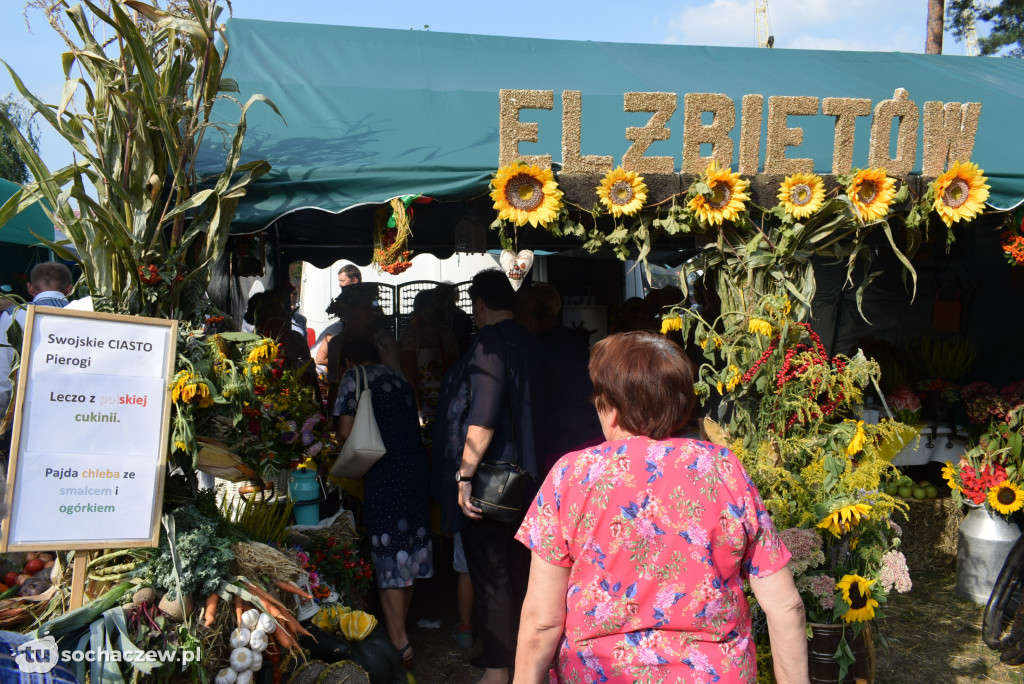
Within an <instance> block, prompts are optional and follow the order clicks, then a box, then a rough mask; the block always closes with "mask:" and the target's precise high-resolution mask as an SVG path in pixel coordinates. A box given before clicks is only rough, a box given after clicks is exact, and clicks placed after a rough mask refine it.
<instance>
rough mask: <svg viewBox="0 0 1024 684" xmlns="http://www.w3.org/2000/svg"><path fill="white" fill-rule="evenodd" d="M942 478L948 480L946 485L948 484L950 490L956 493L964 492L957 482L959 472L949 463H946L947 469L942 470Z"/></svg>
mask: <svg viewBox="0 0 1024 684" xmlns="http://www.w3.org/2000/svg"><path fill="white" fill-rule="evenodd" d="M942 477H944V478H945V479H946V484H948V485H949V488H950V489H952V490H953V491H954V492H959V491H963V490H962V489H961V488H960V483H959V482H958V481H957V470H956V468H954V467H953V464H952V463H950V462H949V461H946V467H944V468H943V469H942Z"/></svg>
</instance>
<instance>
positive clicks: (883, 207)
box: [846, 169, 896, 223]
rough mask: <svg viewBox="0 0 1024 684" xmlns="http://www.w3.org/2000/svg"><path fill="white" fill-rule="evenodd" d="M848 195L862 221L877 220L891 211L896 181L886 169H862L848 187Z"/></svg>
mask: <svg viewBox="0 0 1024 684" xmlns="http://www.w3.org/2000/svg"><path fill="white" fill-rule="evenodd" d="M846 195H847V196H848V197H849V198H850V202H851V203H852V204H853V208H854V211H856V213H857V216H858V217H859V218H860V220H861V221H863V222H865V223H867V222H868V221H877V220H878V219H880V218H883V217H884V216H885V215H886V214H888V213H889V205H890V204H892V198H893V197H894V196H895V195H896V181H895V179H892V178H889V177H888V176H887V175H885V169H862V170H860V171H858V172H857V175H856V176H854V177H853V182H852V183H850V186H849V187H848V188H846Z"/></svg>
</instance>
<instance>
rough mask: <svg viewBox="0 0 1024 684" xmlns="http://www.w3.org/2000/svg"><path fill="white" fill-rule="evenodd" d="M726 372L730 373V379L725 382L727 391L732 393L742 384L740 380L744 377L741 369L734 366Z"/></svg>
mask: <svg viewBox="0 0 1024 684" xmlns="http://www.w3.org/2000/svg"><path fill="white" fill-rule="evenodd" d="M726 371H727V372H728V373H729V378H728V380H726V382H725V391H726V392H732V391H733V388H735V387H736V385H738V384H740V378H742V377H743V375H742V374H741V373H740V369H739V368H738V367H737V366H733V365H730V366H729V368H727V369H726Z"/></svg>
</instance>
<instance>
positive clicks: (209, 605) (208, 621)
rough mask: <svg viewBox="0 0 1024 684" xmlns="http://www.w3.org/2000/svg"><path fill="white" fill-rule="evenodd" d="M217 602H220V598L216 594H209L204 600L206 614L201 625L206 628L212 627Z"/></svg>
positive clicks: (215, 615)
mask: <svg viewBox="0 0 1024 684" xmlns="http://www.w3.org/2000/svg"><path fill="white" fill-rule="evenodd" d="M218 601H220V597H219V596H217V594H210V595H209V596H208V597H207V598H206V613H205V614H204V615H203V624H204V625H206V626H207V627H213V621H214V619H215V618H216V617H217V602H218Z"/></svg>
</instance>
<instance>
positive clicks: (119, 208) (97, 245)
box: [0, 0, 280, 320]
mask: <svg viewBox="0 0 1024 684" xmlns="http://www.w3.org/2000/svg"><path fill="white" fill-rule="evenodd" d="M34 4H35V3H30V5H34ZM36 6H38V5H36ZM46 7H48V8H50V9H49V12H48V19H49V20H50V23H51V25H52V26H53V27H54V29H55V30H57V32H58V33H59V34H60V35H61V36H62V37H63V38H64V40H65V41H66V43H67V46H68V51H67V52H65V53H64V54H63V58H62V66H63V70H64V76H65V79H66V81H65V84H64V89H63V93H62V96H61V101H60V102H59V103H58V104H45V103H43V102H42V101H40V100H39V99H38V98H37V97H36V96H35V95H33V94H32V93H31V92H29V91H28V90H27V89H26V87H25V85H24V84H23V83H22V81H21V79H20V78H18V76H17V74H16V73H14V71H13V70H12V69H11V68H10V67H9V66H7V65H6V63H5V64H4V66H6V67H7V69H8V71H9V72H10V74H11V77H12V79H13V81H14V83H15V85H16V87H17V88H18V91H19V92H20V93H21V95H22V97H24V98H25V100H26V101H27V102H28V103H29V104H30V105H31V106H32V107H33V108H34V109H35V111H36V112H37V114H38V116H39V117H40V118H41V119H43V120H44V121H46V122H47V123H48V124H49V125H50V126H52V127H53V128H54V129H55V130H56V131H57V132H58V133H59V134H60V135H61V136H62V137H63V138H64V140H65V141H66V142H67V143H68V144H69V145H70V146H71V147H72V148H73V150H74V154H75V161H74V162H73V163H71V164H69V165H68V166H66V167H64V168H61V169H58V170H56V171H50V170H49V169H48V168H47V167H46V165H45V164H44V163H43V161H42V159H41V158H40V157H39V155H38V154H36V152H35V151H34V150H33V149H32V147H31V145H30V144H29V141H28V140H27V139H25V138H24V137H23V136H22V134H21V132H20V131H19V130H18V129H17V128H16V127H15V126H14V124H13V122H11V121H10V120H9V119H8V118H7V117H5V116H4V115H3V114H2V113H0V127H2V128H3V130H4V131H5V132H6V133H7V134H8V136H10V138H11V139H12V141H13V142H14V144H15V146H16V147H17V150H18V153H19V154H20V155H21V156H22V158H23V159H24V160H25V162H26V164H27V165H28V167H29V169H30V170H31V172H32V176H33V178H35V179H36V180H35V181H34V182H33V183H30V184H28V185H26V186H25V188H24V189H23V190H22V191H20V192H18V193H16V194H15V195H14V196H13V197H11V198H10V200H8V201H7V202H6V203H5V204H4V205H3V206H0V224H3V223H4V222H5V221H6V220H7V219H8V218H9V217H10V216H12V215H14V214H15V213H17V212H18V211H20V210H22V209H24V208H25V207H27V206H29V205H31V204H32V203H34V202H36V201H37V200H43V202H42V205H43V208H44V210H45V211H46V212H47V214H48V215H49V216H50V218H51V219H52V220H53V222H54V225H55V226H56V227H57V228H59V229H60V230H61V231H63V232H64V234H65V235H67V236H68V238H69V240H68V241H61V242H55V241H53V240H49V239H47V238H46V237H45V236H38V237H40V242H41V243H43V244H45V245H47V246H49V247H50V248H51V249H53V250H54V251H55V252H56V253H57V254H58V255H59V256H60V257H61V258H64V259H70V260H73V261H76V262H78V264H79V265H80V266H81V268H82V272H83V276H84V279H85V285H86V286H87V287H88V288H89V293H90V294H91V295H92V297H93V304H94V307H95V308H96V310H98V311H109V312H116V313H127V314H135V315H146V316H155V317H161V318H178V319H183V320H197V319H198V317H199V315H200V314H201V311H202V302H203V297H204V293H205V290H206V287H207V285H208V284H209V279H210V266H211V264H212V263H213V262H214V261H216V260H217V259H218V258H219V257H220V256H221V255H222V253H223V251H224V247H225V244H226V242H227V238H228V231H229V228H230V225H231V219H232V217H233V215H234V212H235V209H236V208H237V206H238V202H239V200H240V199H241V197H242V196H244V195H245V192H246V188H247V187H248V186H249V185H250V184H251V183H252V182H253V181H255V180H256V179H257V178H259V177H260V176H262V175H263V174H265V173H266V172H267V171H269V170H270V165H269V164H268V163H267V162H266V161H262V160H261V161H252V162H247V163H244V164H243V163H241V151H242V142H243V140H244V137H245V130H246V115H247V113H248V110H249V108H250V107H251V106H252V105H254V104H255V103H256V102H264V103H266V104H267V105H269V106H270V107H271V108H272V109H273V110H274V111H275V112H277V108H276V106H275V105H274V104H273V103H272V102H271V101H270V100H268V99H267V98H265V97H264V96H262V95H253V96H252V97H250V98H249V100H248V101H247V102H246V103H245V104H243V105H241V111H240V114H239V119H238V123H237V124H236V125H235V126H234V131H233V133H231V132H230V130H229V129H227V128H225V127H224V126H223V125H222V124H218V123H217V122H214V121H212V120H211V118H210V116H211V111H212V108H213V105H214V103H215V102H216V100H217V99H219V98H222V97H228V96H227V95H224V93H229V92H236V91H237V86H236V84H235V83H234V82H233V81H231V80H230V79H224V78H223V72H224V64H225V61H226V59H227V56H228V44H227V42H226V40H224V35H223V26H221V25H219V24H218V23H217V20H218V17H219V15H220V14H221V12H222V8H221V7H220V6H218V2H217V0H178V1H176V2H172V3H170V4H169V5H168V8H167V9H166V10H164V9H160V8H159V7H157V6H155V5H152V4H147V3H144V2H140V1H138V0H113V1H112V2H110V3H108V5H107V6H101V5H100V4H98V3H96V2H93V1H92V0H83V4H82V5H75V6H73V7H72V6H69V4H68V3H67V2H66V1H65V0H58V2H56V3H53V2H47V3H46ZM65 22H66V23H65ZM68 25H69V26H68ZM110 33H112V34H113V38H112V39H109V40H107V39H104V38H103V35H104V34H110ZM218 38H220V39H221V41H222V46H223V47H222V50H221V51H218V49H217V46H216V45H215V41H216V40H217V39H218ZM278 114H280V113H279V112H278ZM211 127H213V128H215V129H216V131H217V132H218V133H221V134H224V135H225V137H226V138H230V151H229V153H228V154H227V156H226V161H225V166H224V170H223V172H221V173H220V175H218V176H217V177H214V178H199V177H198V176H197V171H196V160H197V155H198V151H199V149H200V147H201V143H202V140H203V137H204V136H205V134H206V133H207V132H208V130H209V129H210V128H211ZM76 210H77V211H76ZM71 246H73V247H74V250H71V249H69V247H71ZM150 265H153V266H155V267H156V268H157V269H158V272H159V276H160V280H159V282H145V281H144V280H143V278H144V273H143V269H147V271H146V272H145V275H151V273H150V272H149V271H148V268H149V266H150Z"/></svg>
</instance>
